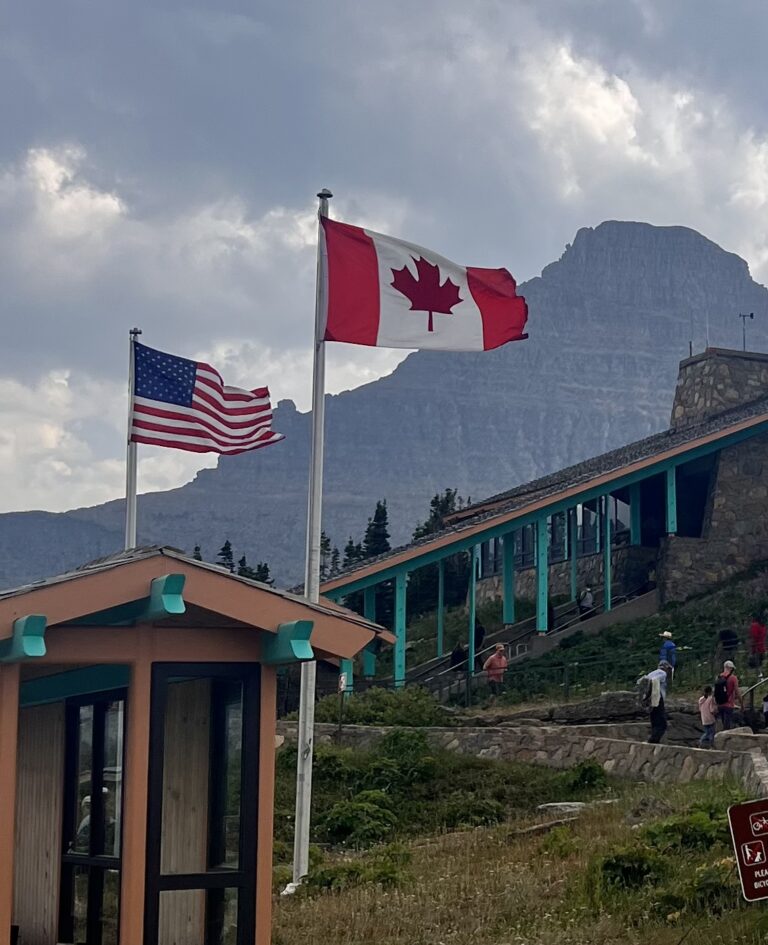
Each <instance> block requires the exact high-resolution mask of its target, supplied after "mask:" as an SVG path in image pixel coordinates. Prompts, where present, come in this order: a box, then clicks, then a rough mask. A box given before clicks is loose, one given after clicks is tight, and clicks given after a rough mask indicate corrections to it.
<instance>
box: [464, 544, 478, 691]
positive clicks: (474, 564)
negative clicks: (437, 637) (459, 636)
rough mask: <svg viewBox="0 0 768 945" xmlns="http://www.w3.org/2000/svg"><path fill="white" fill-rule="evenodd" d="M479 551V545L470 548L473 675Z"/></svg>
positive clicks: (469, 652)
mask: <svg viewBox="0 0 768 945" xmlns="http://www.w3.org/2000/svg"><path fill="white" fill-rule="evenodd" d="M477 551H478V546H477V545H472V547H471V548H470V549H469V592H468V594H467V597H468V598H469V633H468V635H467V636H468V640H469V648H468V650H467V672H468V673H469V675H470V676H471V675H472V673H473V672H474V670H475V655H476V654H475V617H476V616H477V600H476V597H477Z"/></svg>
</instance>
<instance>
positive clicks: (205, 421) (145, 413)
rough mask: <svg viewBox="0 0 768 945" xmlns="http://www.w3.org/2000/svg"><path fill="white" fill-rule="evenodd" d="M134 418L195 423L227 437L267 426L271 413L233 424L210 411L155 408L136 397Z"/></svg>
mask: <svg viewBox="0 0 768 945" xmlns="http://www.w3.org/2000/svg"><path fill="white" fill-rule="evenodd" d="M133 412H134V416H139V415H141V416H142V417H161V418H165V419H166V420H178V421H179V422H181V423H190V422H191V421H195V422H197V423H200V424H202V425H203V426H204V427H206V428H208V429H210V430H211V431H212V432H213V433H223V434H225V435H227V436H230V435H235V434H238V433H248V432H250V431H252V430H256V429H260V428H261V427H264V426H269V424H270V423H271V422H272V411H271V410H267V411H266V412H265V413H262V414H259V416H258V417H256V418H254V419H253V420H241V421H238V422H237V423H235V422H234V421H232V420H226V421H223V420H221V419H220V418H219V417H217V416H216V414H214V413H213V412H212V411H206V412H203V411H202V410H201V409H200V408H199V407H180V406H178V405H177V404H165V405H164V406H162V407H157V406H155V401H152V400H144V399H143V398H140V397H137V398H136V399H135V401H134V408H133Z"/></svg>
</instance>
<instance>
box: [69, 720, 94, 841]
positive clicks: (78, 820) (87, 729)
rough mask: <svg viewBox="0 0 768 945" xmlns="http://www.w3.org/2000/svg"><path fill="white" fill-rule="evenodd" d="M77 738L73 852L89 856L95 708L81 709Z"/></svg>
mask: <svg viewBox="0 0 768 945" xmlns="http://www.w3.org/2000/svg"><path fill="white" fill-rule="evenodd" d="M77 738H78V748H77V791H76V792H75V803H76V805H77V806H76V810H75V813H74V820H73V822H74V823H75V824H76V829H75V836H74V838H73V841H72V852H74V853H86V854H87V853H88V845H89V843H90V835H91V790H92V785H93V706H91V705H84V706H81V707H80V719H79V724H78V731H77Z"/></svg>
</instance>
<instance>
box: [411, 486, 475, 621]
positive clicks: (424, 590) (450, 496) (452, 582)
mask: <svg viewBox="0 0 768 945" xmlns="http://www.w3.org/2000/svg"><path fill="white" fill-rule="evenodd" d="M464 504H465V502H464V499H462V498H461V496H460V495H459V493H458V490H457V489H446V490H445V491H444V492H438V493H436V494H435V495H434V496H433V497H432V499H431V501H430V503H429V515H428V516H427V518H426V519H425V520H424V521H423V522H422V523H421V524H420V525H417V526H416V528H415V529H414V530H413V540H414V541H417V540H418V539H420V538H426V537H427V536H428V535H434V534H436V533H437V532H439V531H441V530H442V529H443V528H444V527H445V520H446V518H447V517H448V516H449V515H452V514H453V513H454V512H458V511H459V510H460V509H461V508H463V506H464ZM443 568H444V573H445V606H446V607H455V606H457V605H459V604H461V603H462V602H463V601H464V600H465V598H466V595H467V588H468V586H469V565H468V562H467V555H466V554H463V553H462V554H457V555H453V556H451V557H450V558H446V559H445V561H444V562H443ZM437 589H438V566H437V565H436V564H430V565H427V566H426V567H424V568H419V570H418V571H414V572H413V573H412V574H411V575H410V578H409V581H408V601H407V608H408V613H409V614H412V615H413V616H414V617H416V616H419V615H420V614H425V613H429V612H430V611H433V610H434V609H435V608H436V607H437Z"/></svg>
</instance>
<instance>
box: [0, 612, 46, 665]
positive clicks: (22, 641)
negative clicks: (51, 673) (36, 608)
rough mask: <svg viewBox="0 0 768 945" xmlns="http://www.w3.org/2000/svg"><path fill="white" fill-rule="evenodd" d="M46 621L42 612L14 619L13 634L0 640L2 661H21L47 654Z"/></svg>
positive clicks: (0, 658) (0, 659)
mask: <svg viewBox="0 0 768 945" xmlns="http://www.w3.org/2000/svg"><path fill="white" fill-rule="evenodd" d="M46 623H47V620H46V618H45V617H44V616H43V615H42V614H30V615H29V616H28V617H19V618H18V619H17V620H14V621H13V635H12V636H10V637H8V638H7V639H5V640H0V663H20V662H21V661H22V660H30V659H39V658H40V657H41V656H45V627H46Z"/></svg>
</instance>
